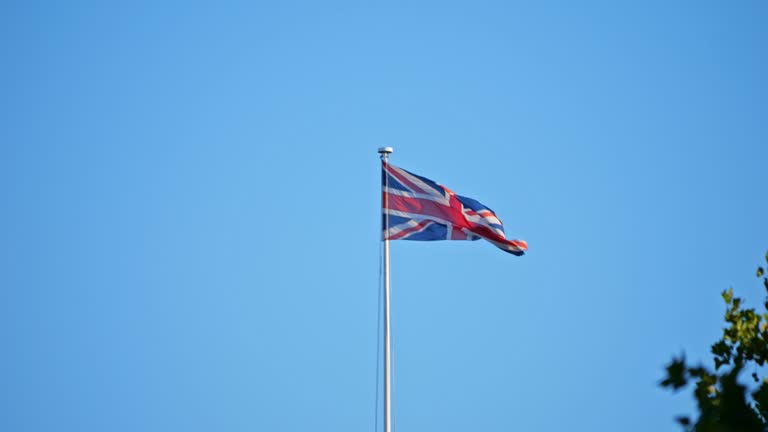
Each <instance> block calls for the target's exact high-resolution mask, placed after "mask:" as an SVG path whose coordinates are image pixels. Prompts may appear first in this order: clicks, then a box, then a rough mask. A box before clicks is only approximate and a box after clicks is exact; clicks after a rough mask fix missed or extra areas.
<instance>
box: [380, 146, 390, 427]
mask: <svg viewBox="0 0 768 432" xmlns="http://www.w3.org/2000/svg"><path fill="white" fill-rule="evenodd" d="M392 152H393V149H392V147H381V148H379V154H381V160H382V161H383V162H384V163H389V155H390V153H392ZM384 178H387V177H386V176H384ZM385 184H386V183H385ZM385 184H383V185H382V186H385ZM387 204H388V202H387V194H386V192H385V191H383V190H382V194H381V209H382V219H383V225H384V227H383V228H384V234H382V240H383V241H384V432H392V353H391V342H392V335H391V326H390V319H389V306H390V305H389V300H390V290H389V240H387V237H386V232H387V230H388V229H389V215H388V214H387V213H386V211H385V209H386V208H387V207H388V205H387Z"/></svg>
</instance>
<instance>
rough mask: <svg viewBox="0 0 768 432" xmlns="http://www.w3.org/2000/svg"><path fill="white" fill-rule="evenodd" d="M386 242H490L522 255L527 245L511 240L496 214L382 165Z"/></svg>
mask: <svg viewBox="0 0 768 432" xmlns="http://www.w3.org/2000/svg"><path fill="white" fill-rule="evenodd" d="M382 191H383V193H384V200H383V202H384V209H383V211H384V214H385V215H387V216H389V217H388V218H387V217H385V218H384V238H385V239H387V240H421V241H425V240H479V239H484V240H487V241H489V242H491V243H493V244H494V245H496V246H497V247H498V248H499V249H501V250H503V251H505V252H509V253H511V254H514V255H518V256H519V255H523V253H525V251H527V250H528V244H527V243H526V242H525V241H523V240H508V239H507V238H506V236H505V235H504V225H503V224H502V223H501V220H499V218H498V217H496V214H495V213H494V212H493V210H491V209H489V208H488V207H486V206H484V205H483V204H480V203H479V202H477V201H475V200H473V199H472V198H467V197H463V196H460V195H456V194H455V193H454V192H453V191H451V190H449V189H448V188H446V187H444V186H441V185H439V184H437V183H435V182H434V181H432V180H429V179H427V178H424V177H421V176H417V175H416V174H413V173H410V172H408V171H406V170H404V169H402V168H398V167H396V166H394V165H391V164H389V163H387V162H382Z"/></svg>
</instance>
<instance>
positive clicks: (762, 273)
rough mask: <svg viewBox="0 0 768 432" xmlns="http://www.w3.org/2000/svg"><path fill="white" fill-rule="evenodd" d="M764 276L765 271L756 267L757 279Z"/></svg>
mask: <svg viewBox="0 0 768 432" xmlns="http://www.w3.org/2000/svg"><path fill="white" fill-rule="evenodd" d="M764 274H765V270H763V268H762V267H758V268H757V277H761V276H762V275H764Z"/></svg>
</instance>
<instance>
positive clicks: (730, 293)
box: [721, 288, 733, 304]
mask: <svg viewBox="0 0 768 432" xmlns="http://www.w3.org/2000/svg"><path fill="white" fill-rule="evenodd" d="M721 295H722V296H723V300H725V304H731V301H732V300H733V288H728V290H727V291H723V294H721Z"/></svg>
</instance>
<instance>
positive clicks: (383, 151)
mask: <svg viewBox="0 0 768 432" xmlns="http://www.w3.org/2000/svg"><path fill="white" fill-rule="evenodd" d="M393 151H395V150H394V149H392V147H379V153H381V154H382V155H385V154H386V155H388V154H390V153H392V152H393Z"/></svg>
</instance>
